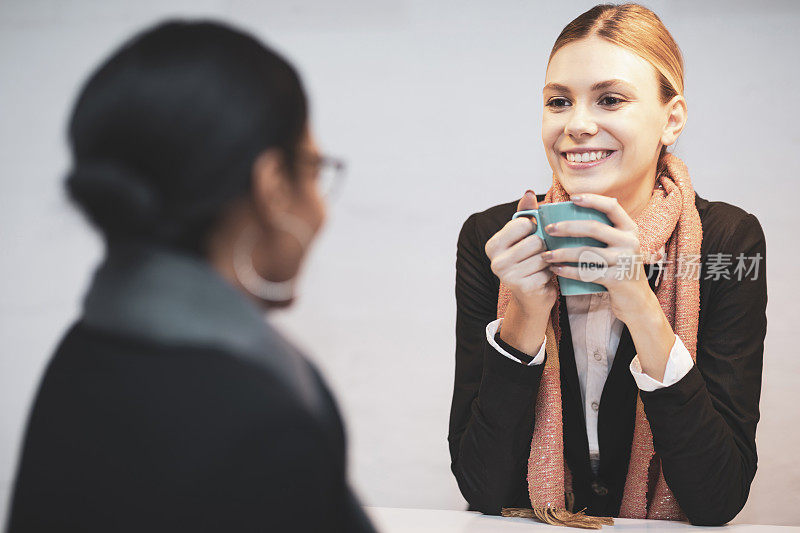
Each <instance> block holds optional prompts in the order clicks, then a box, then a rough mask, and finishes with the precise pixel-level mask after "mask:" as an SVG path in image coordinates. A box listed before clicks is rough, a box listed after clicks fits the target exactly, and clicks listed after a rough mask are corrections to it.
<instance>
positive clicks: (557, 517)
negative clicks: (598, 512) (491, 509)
mask: <svg viewBox="0 0 800 533" xmlns="http://www.w3.org/2000/svg"><path fill="white" fill-rule="evenodd" d="M500 516H515V517H519V518H533V519H536V520H539V521H540V522H544V523H545V524H551V525H554V526H565V527H577V528H580V529H600V528H602V527H603V526H613V525H614V519H613V518H612V517H610V516H589V515H587V514H586V513H584V512H583V509H581V510H580V511H578V512H577V513H571V512H569V511H568V510H566V509H560V508H558V507H536V508H533V509H525V508H521V507H504V508H503V509H502V510H501V511H500Z"/></svg>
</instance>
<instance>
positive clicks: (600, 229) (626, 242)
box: [544, 220, 639, 248]
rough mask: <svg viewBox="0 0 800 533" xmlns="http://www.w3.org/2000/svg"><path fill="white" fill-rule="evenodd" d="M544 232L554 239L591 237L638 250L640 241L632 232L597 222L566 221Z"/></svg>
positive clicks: (608, 243)
mask: <svg viewBox="0 0 800 533" xmlns="http://www.w3.org/2000/svg"><path fill="white" fill-rule="evenodd" d="M544 230H545V231H546V232H547V233H548V234H549V235H552V236H554V237H591V238H593V239H596V240H598V241H600V242H604V243H606V244H607V245H608V246H619V247H621V248H636V247H637V246H638V244H639V243H638V241H637V242H634V241H636V237H635V235H634V234H633V233H631V232H630V231H625V230H621V229H618V228H614V227H611V226H608V225H606V224H603V223H602V222H598V221H597V220H564V221H561V222H557V223H555V224H548V225H547V226H546V227H545V228H544Z"/></svg>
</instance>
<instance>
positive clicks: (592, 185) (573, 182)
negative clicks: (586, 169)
mask: <svg viewBox="0 0 800 533" xmlns="http://www.w3.org/2000/svg"><path fill="white" fill-rule="evenodd" d="M559 180H560V181H561V186H562V187H564V190H565V191H567V193H568V194H569V195H570V196H572V195H573V194H581V193H585V192H588V193H592V194H601V195H603V196H608V192H609V191H610V190H611V189H612V188H611V184H610V183H609V181H608V180H606V179H603V178H602V177H601V176H588V175H586V176H559Z"/></svg>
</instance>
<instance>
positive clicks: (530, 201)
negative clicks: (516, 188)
mask: <svg viewBox="0 0 800 533" xmlns="http://www.w3.org/2000/svg"><path fill="white" fill-rule="evenodd" d="M528 209H539V202H538V201H537V200H536V194H535V193H534V192H533V191H532V190H530V189H528V190H527V191H525V194H523V195H522V199H521V200H520V201H519V203H518V204H517V211H527V210H528Z"/></svg>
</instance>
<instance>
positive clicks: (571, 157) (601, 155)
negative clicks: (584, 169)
mask: <svg viewBox="0 0 800 533" xmlns="http://www.w3.org/2000/svg"><path fill="white" fill-rule="evenodd" d="M609 155H611V152H610V151H608V150H598V151H596V152H583V153H580V154H576V153H574V152H567V161H570V162H572V163H589V162H591V161H598V160H600V159H605V158H606V157H608V156H609Z"/></svg>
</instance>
